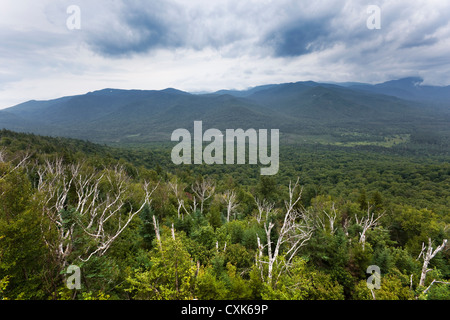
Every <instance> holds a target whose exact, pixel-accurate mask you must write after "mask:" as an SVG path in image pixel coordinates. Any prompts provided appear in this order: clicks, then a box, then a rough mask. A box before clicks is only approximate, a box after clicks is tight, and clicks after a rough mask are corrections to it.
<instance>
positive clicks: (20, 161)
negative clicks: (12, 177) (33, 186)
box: [0, 147, 32, 180]
mask: <svg viewBox="0 0 450 320" xmlns="http://www.w3.org/2000/svg"><path fill="white" fill-rule="evenodd" d="M31 156H32V153H31V152H28V151H27V152H25V153H24V154H21V153H20V154H17V155H15V156H14V157H13V158H12V159H9V160H8V159H7V158H8V155H7V152H6V148H4V147H3V148H1V149H0V163H8V164H9V168H8V169H7V170H6V171H5V172H4V173H2V174H0V180H2V179H4V178H5V177H6V176H7V175H9V174H11V173H12V172H14V171H16V170H17V169H19V168H22V167H24V166H25V165H26V164H27V162H28V159H29V158H30V157H31Z"/></svg>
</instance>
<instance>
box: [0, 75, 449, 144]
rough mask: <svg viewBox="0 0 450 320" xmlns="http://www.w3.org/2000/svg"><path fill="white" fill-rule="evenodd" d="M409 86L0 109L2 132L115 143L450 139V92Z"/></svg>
mask: <svg viewBox="0 0 450 320" xmlns="http://www.w3.org/2000/svg"><path fill="white" fill-rule="evenodd" d="M399 81H400V80H399ZM405 81H406V82H407V83H409V82H408V81H407V80H404V81H403V82H405ZM403 82H402V81H400V83H403ZM407 88H408V90H409V91H407V94H404V92H405V90H400V91H401V92H402V93H403V94H399V93H398V91H399V89H398V83H397V82H393V84H391V85H389V83H385V84H384V85H382V86H378V85H363V84H361V85H351V86H345V85H337V84H326V83H316V82H312V81H306V82H296V83H284V84H277V85H266V86H260V87H255V88H250V89H248V90H244V91H232V90H231V91H230V90H221V91H218V92H215V93H211V94H190V93H187V92H183V91H180V90H176V89H171V88H170V89H165V90H160V91H157V90H118V89H103V90H99V91H94V92H90V93H87V94H84V95H78V96H72V97H63V98H59V99H55V100H49V101H28V102H25V103H22V104H20V105H17V106H14V107H11V108H7V109H4V110H2V111H0V127H3V128H6V129H11V130H15V131H21V132H32V133H36V134H43V135H52V136H66V137H72V138H80V139H88V140H90V141H94V142H101V143H109V144H112V143H142V142H148V141H170V134H171V132H172V131H173V130H175V129H177V128H192V126H193V121H195V120H202V121H203V123H204V125H205V126H207V127H210V128H212V127H215V128H218V129H220V130H223V129H226V128H243V129H247V128H255V129H259V128H267V129H270V128H277V129H280V131H281V132H282V134H284V135H285V136H286V137H290V139H286V141H288V140H289V141H291V140H292V141H302V139H303V138H304V137H305V136H310V135H314V136H317V135H324V134H325V135H331V136H334V137H339V136H341V135H342V134H344V135H348V134H353V133H355V132H357V133H358V134H361V135H366V136H370V138H371V139H373V138H374V137H375V138H376V137H377V136H393V135H399V134H400V135H411V134H414V133H415V132H417V131H424V130H425V131H430V130H431V128H432V129H433V130H434V132H437V133H438V135H443V136H444V137H445V139H447V140H449V139H448V137H449V136H450V134H449V132H448V131H449V130H448V125H447V124H448V122H449V119H450V111H449V110H450V109H449V106H448V105H443V104H442V103H443V102H442V97H445V94H447V93H446V92H447V91H449V90H448V88H447V87H433V88H434V89H435V90H434V89H433V90H434V91H433V92H435V91H436V92H437V91H439V90H440V91H439V92H441V93H440V94H439V95H436V99H437V100H436V101H432V100H430V99H431V97H433V95H431V94H426V98H427V99H428V100H426V99H425V98H423V96H424V95H423V94H422V95H421V94H419V93H421V92H422V91H424V90H425V91H426V92H428V91H429V90H428V89H426V88H430V87H426V88H425V87H424V88H425V89H424V88H422V87H421V86H418V85H415V86H412V87H411V86H408V87H407ZM414 88H415V90H416V91H417V92H419V93H417V96H418V97H417V99H416V98H415V95H414V94H411V93H410V92H411V90H414ZM438 89H439V90H438ZM388 94H391V95H388ZM405 95H406V96H407V97H409V98H410V99H409V100H406V99H405ZM400 97H401V98H400ZM422 98H423V99H422ZM411 99H412V100H411ZM424 99H425V100H424ZM436 103H439V106H437V105H436ZM327 139H328V138H327ZM362 141H365V140H362Z"/></svg>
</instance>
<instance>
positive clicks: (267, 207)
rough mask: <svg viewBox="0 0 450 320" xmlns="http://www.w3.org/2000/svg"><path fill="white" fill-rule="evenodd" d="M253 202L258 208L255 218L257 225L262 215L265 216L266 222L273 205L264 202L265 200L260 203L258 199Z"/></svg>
mask: <svg viewBox="0 0 450 320" xmlns="http://www.w3.org/2000/svg"><path fill="white" fill-rule="evenodd" d="M255 202H256V206H257V208H258V215H257V216H256V221H258V223H261V221H262V219H263V214H265V219H266V220H267V217H268V215H269V214H270V213H271V212H272V211H273V209H274V207H275V204H274V203H270V202H268V201H266V199H263V200H262V201H261V200H259V199H258V198H255Z"/></svg>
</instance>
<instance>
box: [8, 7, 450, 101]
mask: <svg viewBox="0 0 450 320" xmlns="http://www.w3.org/2000/svg"><path fill="white" fill-rule="evenodd" d="M70 5H76V6H78V8H79V9H80V20H79V21H80V29H73V30H71V29H69V28H68V26H67V20H68V19H69V25H71V26H76V24H75V22H76V20H73V18H76V16H74V15H73V12H72V11H70V12H69V13H67V9H68V7H69V6H70ZM370 5H376V6H378V7H379V8H380V10H381V11H380V17H381V29H369V28H368V27H367V20H368V19H370V21H373V20H371V13H368V12H367V8H368V7H369V6H370ZM449 75H450V1H448V0H423V1H422V0H398V1H396V0H369V1H356V0H355V1H352V0H347V1H344V0H340V1H332V0H329V1H317V0H316V1H310V0H308V1H299V0H274V1H271V0H258V1H257V0H250V1H246V0H236V1H235V0H230V1H225V0H174V1H172V0H146V1H144V0H131V1H126V0H100V1H99V0H96V1H87V0H70V1H56V0H19V1H18V0H1V1H0V108H4V107H9V106H12V105H15V104H17V103H20V102H24V101H27V100H31V99H36V100H45V99H52V98H57V97H61V96H66V95H73V94H82V93H86V92H89V91H94V90H99V89H103V88H121V89H132V88H133V89H164V88H167V87H174V88H177V89H181V90H185V91H191V92H192V91H213V90H218V89H245V88H247V87H251V86H256V85H261V84H268V83H281V82H294V81H306V80H313V81H322V82H331V81H332V82H345V81H357V82H368V83H379V82H384V81H388V80H392V79H398V78H402V77H407V76H420V77H422V78H423V79H424V80H425V81H424V83H426V84H433V85H450V77H449Z"/></svg>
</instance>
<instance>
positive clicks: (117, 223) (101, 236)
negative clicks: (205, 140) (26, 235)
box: [38, 159, 158, 267]
mask: <svg viewBox="0 0 450 320" xmlns="http://www.w3.org/2000/svg"><path fill="white" fill-rule="evenodd" d="M38 175H39V183H38V191H39V194H40V197H39V203H40V205H41V208H42V214H43V216H44V217H46V218H47V219H48V221H49V223H47V228H48V231H50V230H54V231H55V232H56V234H57V237H56V240H55V239H51V240H50V239H47V237H46V234H47V233H46V232H44V230H43V236H44V241H45V242H46V244H47V246H48V247H49V248H50V249H51V250H53V252H54V253H55V255H56V257H57V260H58V261H59V262H60V264H61V266H62V267H65V266H66V265H67V259H68V257H69V255H70V254H71V253H72V252H73V248H74V230H75V228H76V227H77V226H78V227H80V228H81V229H82V231H83V232H84V234H85V235H87V236H88V238H89V241H87V243H88V245H87V246H86V248H85V249H84V252H83V253H82V254H80V255H79V257H78V258H79V259H80V260H81V261H84V262H87V261H89V259H91V257H92V256H94V255H98V256H102V255H104V254H105V253H106V251H107V250H108V249H109V248H110V246H111V244H112V243H113V242H114V241H115V240H116V239H117V238H118V236H119V235H120V234H121V233H122V232H123V231H124V230H125V228H126V227H127V226H128V224H129V223H130V222H131V220H132V219H133V218H134V217H135V216H136V214H138V213H139V212H141V211H142V210H143V209H144V207H145V206H146V205H150V203H151V199H150V197H151V195H152V193H153V191H154V190H155V189H156V187H157V186H158V185H156V186H155V187H154V188H153V189H151V190H150V187H149V183H144V184H143V191H144V199H143V201H142V204H141V205H140V206H139V207H138V208H136V209H134V208H133V207H132V205H131V204H129V203H128V202H127V201H126V198H127V196H129V194H130V192H131V191H130V189H129V188H130V181H129V178H128V176H127V175H126V173H125V170H124V169H123V168H122V167H120V166H116V167H115V168H113V169H112V170H110V169H108V170H104V171H103V172H96V171H88V170H85V169H84V168H83V165H82V164H75V165H64V164H63V161H62V159H56V160H55V161H46V163H45V165H44V166H43V167H41V168H39V169H38ZM101 184H103V185H102V186H101ZM101 189H102V190H101ZM69 190H74V196H73V197H72V199H68V197H69ZM69 200H70V201H69ZM126 204H127V205H128V206H129V207H130V209H129V211H128V214H124V211H125V208H126V206H125V205H126ZM69 209H72V210H74V211H75V212H74V213H72V214H71V217H70V218H68V216H67V210H69ZM124 216H125V219H123V217H124ZM41 226H44V225H43V224H41Z"/></svg>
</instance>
